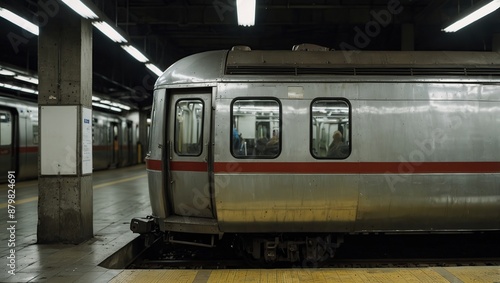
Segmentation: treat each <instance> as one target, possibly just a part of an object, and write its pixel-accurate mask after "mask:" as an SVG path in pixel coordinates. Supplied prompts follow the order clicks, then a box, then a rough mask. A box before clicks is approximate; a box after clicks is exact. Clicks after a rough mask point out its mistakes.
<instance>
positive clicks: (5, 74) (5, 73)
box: [0, 69, 16, 76]
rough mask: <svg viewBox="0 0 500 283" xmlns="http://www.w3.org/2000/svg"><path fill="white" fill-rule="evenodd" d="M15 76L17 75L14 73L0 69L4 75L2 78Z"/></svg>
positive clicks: (0, 73)
mask: <svg viewBox="0 0 500 283" xmlns="http://www.w3.org/2000/svg"><path fill="white" fill-rule="evenodd" d="M15 74H16V73H14V72H12V71H9V70H5V69H0V75H2V76H13V75H15Z"/></svg>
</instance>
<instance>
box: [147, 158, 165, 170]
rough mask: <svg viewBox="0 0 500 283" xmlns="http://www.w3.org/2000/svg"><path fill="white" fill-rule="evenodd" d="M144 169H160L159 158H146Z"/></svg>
mask: <svg viewBox="0 0 500 283" xmlns="http://www.w3.org/2000/svg"><path fill="white" fill-rule="evenodd" d="M146 169H148V170H154V171H161V170H162V164H161V160H155V159H148V158H146Z"/></svg>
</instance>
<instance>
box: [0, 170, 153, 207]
mask: <svg viewBox="0 0 500 283" xmlns="http://www.w3.org/2000/svg"><path fill="white" fill-rule="evenodd" d="M144 177H146V174H142V175H139V176H135V177H130V178H125V179H120V180H116V181H112V182H107V183H102V184H99V185H95V186H93V187H92V188H93V189H94V190H95V189H100V188H104V187H107V186H111V185H116V184H119V183H124V182H128V181H132V180H136V179H140V178H144ZM37 200H38V197H31V198H25V199H21V200H16V203H15V204H14V205H19V204H23V203H28V202H32V201H37ZM7 206H8V203H0V209H1V208H6V207H7Z"/></svg>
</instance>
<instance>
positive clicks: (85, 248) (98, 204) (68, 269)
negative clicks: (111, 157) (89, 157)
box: [0, 165, 500, 283]
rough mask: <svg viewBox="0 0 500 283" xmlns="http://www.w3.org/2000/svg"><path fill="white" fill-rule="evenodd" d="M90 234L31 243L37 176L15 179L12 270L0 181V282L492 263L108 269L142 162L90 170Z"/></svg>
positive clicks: (342, 277) (443, 275)
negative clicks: (70, 241) (70, 240)
mask: <svg viewBox="0 0 500 283" xmlns="http://www.w3.org/2000/svg"><path fill="white" fill-rule="evenodd" d="M93 182H94V238H92V239H90V240H88V241H86V242H84V243H82V244H79V245H38V244H36V226H37V222H38V219H37V200H38V187H37V181H36V180H35V181H28V182H19V183H17V184H16V218H17V224H16V225H17V226H16V247H15V249H16V252H15V255H16V266H15V268H16V270H15V275H10V274H9V273H8V271H9V270H10V268H9V267H8V266H7V264H8V259H7V256H8V255H9V249H10V248H9V247H8V246H7V245H8V240H9V236H10V235H9V233H8V232H7V233H6V232H5V231H6V228H7V227H8V226H7V224H8V223H7V221H8V219H7V217H8V213H7V184H0V223H1V224H0V225H1V226H2V227H1V228H0V229H1V230H2V231H4V232H2V233H1V236H0V237H1V238H0V256H1V260H0V264H2V268H0V271H1V273H0V282H51V283H52V282H65V283H66V282H78V283H86V282H114V283H124V282H175V283H177V282H188V283H191V282H194V283H201V282H225V283H229V282H256V283H263V282H269V283H274V282H284V283H288V282H314V283H322V282H381V283H382V282H384V283H385V282H414V283H418V282H429V283H430V282H453V283H468V282H488V283H494V282H497V283H500V266H492V267H447V268H444V267H431V268H403V269H395V268H374V269H349V268H345V269H270V270H111V269H106V268H103V267H99V266H98V264H99V263H100V262H102V261H103V260H104V259H106V258H107V257H109V256H110V255H112V254H113V253H114V252H116V251H117V250H118V249H120V248H121V247H123V246H124V245H125V244H127V243H129V242H130V241H132V240H133V239H134V238H135V237H136V235H134V234H133V233H132V232H131V231H130V230H129V225H130V220H131V219H132V218H133V217H137V216H146V215H148V214H150V213H151V209H150V205H149V196H148V189H147V178H146V173H145V168H144V166H142V165H139V166H134V167H127V168H120V169H115V170H109V171H100V172H95V173H94V176H93Z"/></svg>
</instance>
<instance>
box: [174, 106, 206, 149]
mask: <svg viewBox="0 0 500 283" xmlns="http://www.w3.org/2000/svg"><path fill="white" fill-rule="evenodd" d="M175 109H176V115H175V138H174V148H175V153H177V154H178V155H180V156H199V155H201V152H202V140H203V135H202V132H203V101H201V100H199V99H189V100H187V99H186V100H178V101H177V103H176V107H175Z"/></svg>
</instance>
